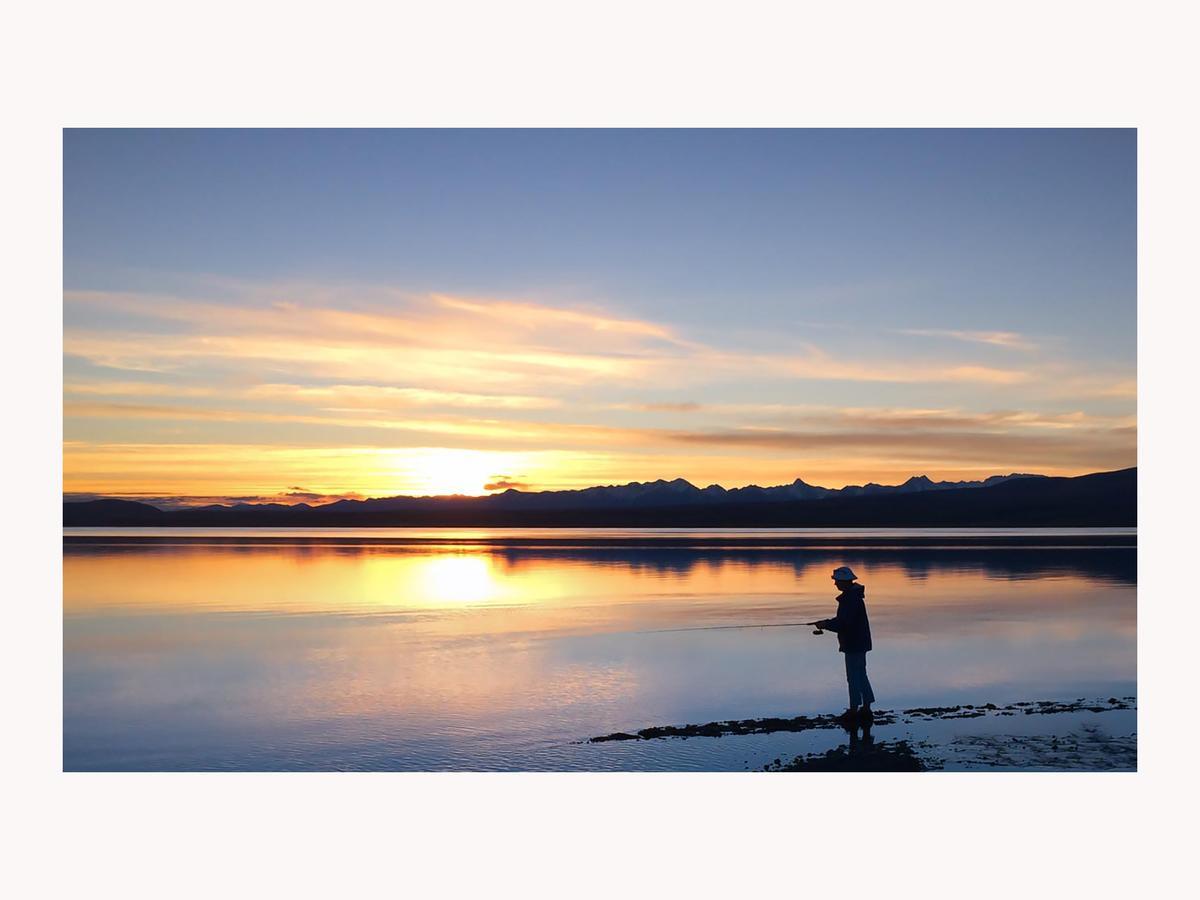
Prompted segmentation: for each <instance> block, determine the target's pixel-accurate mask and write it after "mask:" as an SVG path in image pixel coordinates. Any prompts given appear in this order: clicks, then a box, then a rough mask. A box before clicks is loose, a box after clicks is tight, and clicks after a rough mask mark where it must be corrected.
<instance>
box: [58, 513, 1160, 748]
mask: <svg viewBox="0 0 1200 900" xmlns="http://www.w3.org/2000/svg"><path fill="white" fill-rule="evenodd" d="M137 531H139V532H140V531H141V530H137ZM375 531H377V530H374V529H373V530H371V533H358V532H357V531H354V530H346V529H341V530H335V531H331V532H314V531H312V530H306V531H304V532H303V533H302V534H295V533H294V532H293V531H291V530H281V531H280V533H275V532H272V533H271V534H270V535H263V534H261V533H252V534H249V535H235V534H231V533H230V532H229V531H213V532H203V531H195V530H192V531H189V532H187V533H184V532H181V531H170V530H166V531H158V532H152V533H149V534H147V533H140V534H135V533H134V532H135V530H133V529H130V530H108V532H107V536H106V533H105V532H104V531H100V530H85V529H79V530H72V532H71V533H70V534H69V535H68V538H67V540H66V541H65V542H64V634H63V638H64V673H63V674H64V697H63V700H64V723H63V724H64V759H63V765H64V768H65V769H68V770H84V769H102V770H118V769H121V770H123V769H134V770H164V769H170V770H178V769H184V770H198V769H250V770H266V769H416V770H435V769H476V770H478V769H487V770H491V769H558V770H563V769H655V770H661V769H708V770H713V769H728V770H741V769H746V768H761V766H762V765H763V763H765V762H769V761H771V760H772V759H774V758H776V757H780V756H784V757H786V756H787V755H788V754H791V755H796V754H799V753H809V752H814V751H820V750H824V749H827V748H828V747H831V746H835V745H836V744H837V743H838V741H839V739H840V738H839V736H838V734H837V733H835V732H805V733H802V734H782V735H748V736H741V737H736V738H729V737H726V738H698V739H689V740H678V739H674V740H660V741H634V742H625V743H621V744H587V743H580V742H584V741H586V740H587V738H589V737H592V736H595V735H601V734H607V733H610V732H614V731H622V730H626V731H627V730H637V729H639V728H643V727H646V726H651V725H663V724H683V723H689V722H708V721H714V720H721V719H734V718H750V717H755V716H772V715H786V716H792V715H796V714H797V713H801V712H804V713H815V712H827V711H836V710H838V709H841V708H842V707H844V706H845V699H846V698H845V682H844V676H843V670H842V667H841V658H840V656H839V655H838V653H837V652H836V638H835V637H834V636H833V635H831V634H826V635H824V636H822V637H817V636H814V635H812V634H811V633H810V630H809V629H807V628H795V627H770V628H768V627H751V628H725V627H722V628H718V629H714V630H703V629H705V628H707V627H708V626H729V625H753V626H765V625H777V624H780V623H789V622H798V621H807V620H811V619H814V618H819V617H825V616H828V615H832V613H833V610H834V601H833V596H834V593H835V591H834V590H832V585H831V583H830V580H829V572H830V570H831V569H832V568H833V567H834V566H836V565H842V564H846V565H850V566H852V567H853V568H854V569H855V571H856V572H858V574H859V576H860V578H861V580H862V581H863V582H864V583H865V584H866V585H867V602H868V607H869V609H870V615H871V623H872V630H873V632H874V638H875V648H876V649H875V651H874V652H872V653H871V654H870V657H869V669H870V676H871V680H872V683H873V684H874V686H875V692H876V694H877V696H878V705H879V706H881V707H886V708H897V709H899V708H904V707H912V706H922V705H952V704H956V703H985V702H993V703H999V704H1003V703H1009V702H1014V701H1018V700H1030V699H1033V700H1041V699H1074V698H1078V697H1109V696H1117V697H1121V696H1129V695H1136V656H1135V650H1136V601H1135V590H1136V569H1135V563H1136V550H1135V549H1134V548H1133V546H1132V543H1133V542H1132V540H1131V539H1129V538H1128V537H1127V536H1125V534H1124V533H1123V532H1114V531H1111V530H1104V531H1101V532H1092V531H1089V530H1087V529H1074V530H1070V529H1056V530H1054V531H1053V532H1049V533H1048V534H1046V533H1043V534H1032V535H1029V534H1028V533H1020V532H1012V531H1011V530H1004V531H1003V533H1002V534H997V535H996V537H997V538H1000V537H1002V538H1003V539H1004V541H1006V542H1007V543H1005V544H1004V545H1003V546H996V547H988V546H979V545H978V542H979V541H980V540H982V541H984V543H986V542H987V540H988V536H989V534H990V532H987V531H975V532H965V533H964V532H954V531H948V530H940V531H938V532H937V533H936V534H930V535H926V537H935V538H938V539H939V540H938V543H937V546H920V547H916V546H903V541H904V539H905V538H906V537H907V536H908V535H907V533H905V534H901V533H895V532H886V531H883V530H879V529H873V530H871V532H870V534H869V535H866V536H869V537H871V538H872V539H878V538H884V539H888V540H886V541H885V543H887V544H888V545H887V546H858V547H855V546H854V543H855V541H857V540H861V539H862V538H863V537H864V535H863V534H861V533H855V532H854V531H851V530H847V531H841V532H837V533H836V535H835V536H836V537H838V538H839V539H840V540H839V543H841V544H842V547H840V548H837V549H832V548H821V547H797V546H786V544H787V542H788V540H789V538H792V537H797V536H799V537H811V534H808V533H806V534H800V533H798V532H776V531H772V532H769V533H767V534H768V536H769V537H770V538H771V539H772V541H771V543H778V544H779V546H763V545H762V542H761V540H760V539H761V537H762V535H763V534H764V532H761V531H749V532H736V531H723V532H719V533H717V534H718V535H719V536H720V537H721V538H722V541H723V543H724V544H725V545H724V546H720V547H713V546H687V544H688V542H689V540H691V539H693V538H696V537H697V533H694V532H686V531H672V532H670V533H669V534H668V535H666V537H669V538H670V539H671V543H670V544H669V545H668V544H666V543H664V535H663V533H662V532H659V531H655V532H650V531H646V532H640V531H636V530H630V529H621V530H620V535H618V537H620V538H621V540H622V541H624V542H625V543H624V544H623V545H619V546H598V545H595V544H594V543H593V542H594V541H596V540H606V539H611V538H612V537H613V535H611V534H608V533H607V532H590V531H576V532H569V533H563V532H547V531H546V530H544V529H539V530H537V531H536V532H534V531H519V530H506V531H503V532H486V531H481V530H477V529H474V530H464V529H448V530H446V531H445V532H442V531H439V530H437V529H419V530H413V531H411V532H409V531H407V530H405V529H387V530H379V531H384V532H385V533H384V534H376V533H374V532H375ZM712 534H713V533H707V532H706V533H705V534H704V537H705V538H709V537H711V536H712ZM1023 534H1024V535H1028V536H1029V537H1030V540H1029V541H1023V540H1021V538H1022V535H1023ZM964 535H966V536H969V537H971V539H972V540H973V541H975V542H976V545H973V546H955V545H956V543H967V541H966V540H963V541H961V542H959V541H958V538H959V537H960V536H964ZM1079 535H1084V536H1092V537H1095V536H1096V535H1099V536H1100V537H1099V538H1098V539H1099V540H1101V543H1103V544H1105V546H1100V547H1068V546H1061V545H1059V544H1057V543H1056V540H1055V539H1057V538H1062V537H1071V536H1079ZM263 537H270V538H272V540H270V541H265V540H261V539H258V538H263ZM548 538H549V539H552V540H560V541H561V540H563V539H565V538H569V539H570V540H568V541H566V544H565V545H563V544H560V545H555V544H553V543H547V539H548ZM751 538H752V539H754V540H756V541H758V545H756V546H739V542H741V541H743V540H748V539H751ZM1014 538H1016V541H1015V543H1014V541H1013V539H1014ZM776 539H778V540H776ZM893 539H894V540H893ZM999 542H1000V541H999V540H998V541H997V543H999ZM694 543H700V541H699V540H696V541H694ZM1038 544H1041V546H1038ZM1087 718H1088V716H1087V714H1070V715H1065V716H1045V717H1042V716H1036V717H1019V718H1016V719H1005V720H996V721H993V720H988V721H987V722H984V721H983V720H967V721H964V722H953V723H949V722H944V721H943V722H938V723H936V725H929V726H928V729H927V730H928V732H929V734H932V735H935V737H936V734H941V737H938V738H937V739H938V740H939V741H943V742H950V743H953V742H955V741H957V742H958V743H957V744H956V745H955V746H958V747H961V746H967V745H971V746H973V745H972V744H971V740H967V739H968V738H972V739H973V736H982V735H983V734H984V733H985V732H986V733H988V734H990V733H992V732H995V731H997V730H999V731H1000V732H1001V733H1005V734H1014V735H1021V736H1030V735H1045V734H1051V733H1055V731H1056V729H1057V730H1058V731H1064V732H1065V731H1069V730H1072V729H1074V730H1078V729H1079V728H1081V727H1092V726H1091V725H1090V724H1089V723H1088V722H1084V721H1083V720H1084V719H1087ZM1091 718H1094V719H1095V720H1096V722H1097V723H1098V725H1097V727H1100V728H1103V729H1107V730H1108V731H1110V732H1112V733H1113V734H1114V735H1129V734H1131V733H1132V732H1133V731H1134V729H1135V725H1136V714H1135V713H1134V712H1132V711H1127V712H1112V713H1103V714H1099V715H1096V716H1094V717H1091ZM1033 719H1037V720H1038V721H1036V722H1035V721H1032V720H1033ZM922 728H925V726H922ZM989 729H990V730H991V731H989ZM922 733H924V732H922ZM935 733H936V734H935ZM915 736H917V737H920V736H921V735H919V734H918V735H915ZM843 737H844V735H843ZM964 741H965V743H964ZM977 743H979V744H980V746H983V745H984V744H986V741H981V742H977ZM989 746H990V745H989ZM993 750H994V747H993V748H990V749H989V750H988V754H992V751H993ZM943 757H944V758H946V759H948V760H952V761H951V762H948V764H947V765H948V767H962V768H978V767H981V766H980V765H978V764H977V762H978V761H977V760H974V759H965V758H964V757H962V755H961V754H959V753H958V751H957V750H956V751H955V752H954V753H946V754H943ZM980 758H984V759H992V758H995V759H996V760H1000V759H1001V758H1002V755H1000V754H992V755H985V756H983V757H980ZM1003 758H1005V759H1008V760H1010V763H1009V764H1010V765H1011V764H1012V763H1011V759H1014V758H1019V757H1015V756H1013V755H1012V754H1009V755H1008V756H1006V757H1003ZM1081 758H1082V757H1081ZM964 759H965V761H963V760H964ZM953 760H958V762H953ZM997 764H999V763H997ZM1056 765H1057V764H1056ZM984 767H986V766H984ZM1081 767H1087V765H1086V763H1085V764H1082V765H1081Z"/></svg>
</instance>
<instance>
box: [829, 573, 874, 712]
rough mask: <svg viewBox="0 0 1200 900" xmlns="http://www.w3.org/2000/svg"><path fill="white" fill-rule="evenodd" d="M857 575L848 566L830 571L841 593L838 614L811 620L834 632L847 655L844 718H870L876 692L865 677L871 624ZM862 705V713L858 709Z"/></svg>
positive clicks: (841, 649)
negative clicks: (847, 704) (847, 688)
mask: <svg viewBox="0 0 1200 900" xmlns="http://www.w3.org/2000/svg"><path fill="white" fill-rule="evenodd" d="M857 579H858V576H857V575H855V574H854V572H853V571H851V569H850V567H849V566H838V567H837V568H836V569H834V570H833V581H834V584H836V585H837V587H838V590H839V591H841V593H839V594H838V598H837V602H838V609H837V615H836V616H834V617H833V618H832V619H823V620H821V621H820V622H816V623H814V624H815V625H816V626H817V629H818V632H814V633H819V631H820V630H828V631H833V632H836V633H837V636H838V650H840V651H841V652H842V654H843V655H844V656H845V657H846V683H847V684H848V685H849V686H850V708H849V709H848V710H846V712H845V713H844V714H843V715H844V717H845V718H846V719H859V718H861V719H863V720H865V721H870V720H871V718H872V714H871V704H872V703H874V702H875V694H874V692H873V691H872V690H871V682H870V681H869V680H868V679H867V652H868V651H869V650H870V649H871V623H870V622H869V621H868V620H867V604H866V602H865V601H864V600H863V595H864V594H865V593H866V588H864V587H863V586H862V585H861V584H856V583H855V582H856V580H857ZM860 707H861V712H860V709H859V708H860Z"/></svg>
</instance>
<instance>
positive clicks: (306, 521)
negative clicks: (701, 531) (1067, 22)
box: [63, 468, 1137, 528]
mask: <svg viewBox="0 0 1200 900" xmlns="http://www.w3.org/2000/svg"><path fill="white" fill-rule="evenodd" d="M1136 521H1137V469H1136V468H1130V469H1122V470H1119V471H1116V472H1100V473H1096V474H1093V475H1082V476H1078V477H1075V478H1057V477H1049V476H1044V475H1029V474H1016V473H1014V474H1011V475H993V476H992V477H990V478H986V479H984V480H982V481H933V480H931V479H929V478H928V477H926V476H924V475H915V476H913V477H912V478H909V479H908V480H907V481H905V482H904V483H903V484H898V485H881V484H874V483H872V484H865V485H849V486H847V487H844V488H838V489H833V488H825V487H818V486H815V485H810V484H807V483H806V482H804V481H803V480H802V479H799V478H797V479H796V480H795V481H793V482H792V483H791V484H785V485H778V486H775V487H759V486H757V485H749V486H747V487H742V488H731V489H726V488H723V487H721V486H720V485H716V484H713V485H709V486H708V487H704V488H699V487H696V486H695V485H693V484H691V483H690V482H688V481H686V480H684V479H682V478H676V479H674V480H673V481H666V480H662V479H660V480H658V481H647V482H637V481H635V482H631V483H629V484H624V485H608V486H603V487H590V488H584V489H582V490H570V491H540V492H535V491H519V490H515V489H509V490H506V491H504V492H502V493H499V494H491V495H488V496H483V497H464V496H457V495H456V496H448V497H407V496H399V497H385V498H378V499H371V500H338V501H335V502H333V503H327V504H323V505H319V506H311V505H309V504H306V503H299V504H296V505H285V504H279V503H262V504H253V503H238V504H234V505H230V506H223V505H213V506H201V507H191V508H184V509H173V510H165V509H159V508H158V507H156V506H152V505H151V504H148V503H140V502H136V501H130V500H89V501H84V502H64V503H63V524H64V525H65V526H102V525H107V526H133V525H142V526H230V527H253V526H270V527H288V526H313V527H349V526H412V525H423V526H458V527H473V526H492V527H504V526H562V527H588V526H593V527H600V526H609V527H618V526H623V527H637V526H644V527H649V526H663V527H672V526H673V527H697V528H705V527H805V526H829V525H837V526H863V527H871V526H887V527H905V526H911V527H930V526H946V527H951V526H954V527H972V526H974V527H985V526H997V527H999V526H1009V527H1016V526H1038V525H1041V526H1051V525H1059V526H1066V525H1076V526H1100V525H1112V526H1131V525H1134V524H1136Z"/></svg>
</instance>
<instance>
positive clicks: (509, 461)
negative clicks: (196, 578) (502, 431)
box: [397, 447, 523, 496]
mask: <svg viewBox="0 0 1200 900" xmlns="http://www.w3.org/2000/svg"><path fill="white" fill-rule="evenodd" d="M397 468H398V470H399V471H398V472H397V474H398V475H399V476H400V480H401V481H402V482H403V493H406V494H415V495H429V496H436V495H442V494H467V495H479V494H486V493H490V492H492V491H494V490H504V487H506V486H508V485H510V484H514V483H516V482H514V480H513V479H514V478H519V477H523V475H522V473H523V468H522V460H521V458H520V454H516V453H496V452H492V451H487V450H454V449H443V448H436V447H434V448H429V449H424V448H422V449H418V450H411V451H408V452H406V453H404V454H403V456H402V457H401V458H400V459H399V460H398V461H397ZM489 485H492V487H489ZM501 485H503V486H501Z"/></svg>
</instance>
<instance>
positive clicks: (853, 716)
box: [834, 707, 858, 724]
mask: <svg viewBox="0 0 1200 900" xmlns="http://www.w3.org/2000/svg"><path fill="white" fill-rule="evenodd" d="M834 720H835V721H838V722H844V723H846V724H849V723H851V722H857V721H858V708H857V707H855V708H854V709H848V710H846V711H845V712H843V713H841V714H840V715H837V716H834Z"/></svg>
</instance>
